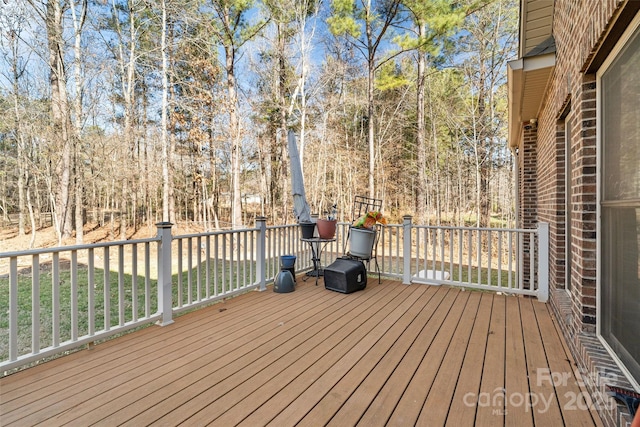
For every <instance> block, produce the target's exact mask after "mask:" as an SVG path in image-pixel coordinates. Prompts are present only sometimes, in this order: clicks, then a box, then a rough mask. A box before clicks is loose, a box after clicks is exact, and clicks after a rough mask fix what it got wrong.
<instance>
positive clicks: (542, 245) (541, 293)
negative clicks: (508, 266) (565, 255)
mask: <svg viewBox="0 0 640 427" xmlns="http://www.w3.org/2000/svg"><path fill="white" fill-rule="evenodd" d="M548 300H549V223H547V222H539V223H538V301H541V302H547V301H548Z"/></svg>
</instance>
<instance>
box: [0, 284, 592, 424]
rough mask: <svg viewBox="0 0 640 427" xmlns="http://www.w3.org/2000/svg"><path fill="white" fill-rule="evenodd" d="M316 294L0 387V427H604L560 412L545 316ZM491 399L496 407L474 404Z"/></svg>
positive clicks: (455, 299)
mask: <svg viewBox="0 0 640 427" xmlns="http://www.w3.org/2000/svg"><path fill="white" fill-rule="evenodd" d="M314 282H315V281H314V280H309V281H306V282H303V281H301V280H300V278H299V280H298V285H297V287H296V291H295V292H292V293H289V294H276V293H274V292H270V291H267V292H250V293H248V294H245V295H241V296H237V297H234V298H231V299H228V300H227V301H225V302H222V303H219V304H215V305H213V306H210V307H207V308H203V309H200V310H196V311H193V312H191V313H188V314H185V315H182V316H179V317H177V318H176V319H175V322H174V323H173V324H171V325H168V326H165V327H157V326H152V327H148V328H145V329H142V330H139V331H136V332H133V333H130V334H127V335H125V336H122V337H120V338H116V339H113V340H110V341H107V342H104V343H101V344H98V345H95V346H93V347H92V348H91V349H90V350H81V351H78V352H75V353H73V354H70V355H68V356H65V357H61V358H58V359H56V360H53V361H51V362H47V363H43V364H40V365H38V366H35V367H33V368H30V369H27V370H24V371H21V372H18V373H15V374H13V375H10V376H7V377H4V378H1V379H0V421H1V424H2V425H3V426H5V425H20V426H22V425H39V424H40V425H47V426H56V425H69V424H71V425H105V426H114V425H132V426H140V425H169V426H171V425H181V424H183V425H216V426H217V425H220V426H227V425H247V426H253V425H266V424H271V425H274V426H287V425H296V424H297V425H302V426H317V425H336V426H345V425H358V424H360V425H366V426H370V425H444V424H447V425H452V426H471V425H487V426H495V425H514V424H518V425H524V424H523V422H528V423H529V425H536V424H537V425H571V426H573V425H584V426H590V425H598V426H599V425H601V421H600V419H599V418H598V417H597V414H596V413H595V412H593V411H592V410H589V406H588V405H584V404H580V403H581V402H582V401H580V402H573V403H575V404H576V405H575V406H576V407H575V408H572V407H571V403H572V402H571V398H572V397H573V396H584V395H583V394H582V393H584V388H583V387H581V385H580V383H579V382H578V381H577V378H576V377H575V373H574V372H573V370H572V366H575V364H574V362H573V360H572V358H571V355H570V354H569V353H568V350H567V346H566V343H564V341H563V339H562V337H561V335H560V333H559V329H558V327H557V324H556V322H555V320H554V319H553V318H552V315H551V313H550V311H549V309H548V307H547V306H546V305H545V304H542V303H539V302H538V301H536V300H534V299H531V298H526V297H507V296H503V295H495V294H492V293H487V292H474V291H463V290H459V289H453V288H449V287H446V286H428V285H412V286H406V285H402V284H400V283H399V282H395V281H390V280H385V281H383V283H382V284H378V282H377V280H370V283H369V285H368V286H367V288H366V289H365V290H364V291H362V292H356V293H354V294H349V295H344V294H340V293H336V292H332V291H327V290H325V289H324V287H323V286H322V280H320V282H319V286H315V285H314ZM544 372H549V373H556V372H557V373H560V374H562V375H566V376H567V378H568V379H567V380H566V381H564V382H562V383H558V384H554V383H552V382H550V381H548V380H545V378H546V377H544V376H541V374H543V373H544ZM496 390H498V391H500V390H502V400H501V401H500V399H498V402H497V403H496V404H493V402H490V404H488V405H484V404H480V402H479V400H478V397H479V396H480V395H481V393H489V395H490V396H491V397H492V398H493V397H494V396H495V395H496ZM514 396H516V397H517V396H526V397H528V398H529V399H532V398H534V399H537V398H538V397H540V396H545V399H549V397H548V396H551V398H550V401H551V405H550V407H549V408H546V410H545V411H537V410H538V409H539V408H540V407H539V406H537V407H535V406H534V407H527V406H526V405H524V404H519V402H518V401H517V400H513V399H514ZM533 396H536V397H533ZM498 397H500V396H498ZM510 398H511V400H510ZM528 402H529V404H532V403H533V402H532V401H531V400H529V401H528ZM538 405H540V403H538Z"/></svg>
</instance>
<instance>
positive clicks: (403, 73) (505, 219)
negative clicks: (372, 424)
mask: <svg viewBox="0 0 640 427" xmlns="http://www.w3.org/2000/svg"><path fill="white" fill-rule="evenodd" d="M517 31H518V6H517V2H516V1H514V0H461V1H458V2H451V1H450V0H429V1H425V0H331V1H329V0H325V1H322V0H262V1H251V0H198V1H187V0H157V1H145V0H27V1H26V2H25V1H23V0H6V1H4V2H0V81H1V82H2V84H1V85H0V216H1V217H2V219H3V224H9V223H11V222H13V223H17V227H18V229H19V234H20V235H24V234H25V233H29V232H32V233H33V232H35V231H36V230H37V229H39V228H40V227H43V226H45V225H46V222H47V218H49V220H50V221H51V222H52V223H53V225H54V228H55V230H56V232H57V236H58V240H59V241H61V240H62V239H63V238H67V237H69V236H72V235H75V238H76V241H77V242H78V243H81V242H82V241H83V227H82V226H81V225H84V224H88V223H90V224H96V226H99V227H103V226H110V227H111V228H112V229H114V230H117V233H116V234H117V235H119V236H120V237H123V238H124V237H126V233H127V230H131V229H133V230H136V229H138V228H140V227H146V226H149V225H151V224H155V223H156V222H159V221H171V222H174V223H175V222H178V223H182V222H188V223H190V224H192V225H194V226H196V227H198V228H201V229H202V230H203V231H209V230H213V229H222V228H231V227H240V226H241V225H243V224H244V225H252V224H253V220H254V217H255V216H257V215H262V216H266V217H267V218H268V222H269V223H271V224H285V223H292V222H295V221H296V218H294V215H293V202H292V197H291V184H290V172H289V167H290V165H289V156H288V152H287V137H286V135H287V131H288V130H289V129H292V130H294V131H295V133H296V136H297V143H298V150H299V153H300V158H301V160H302V168H303V175H304V179H305V189H306V195H307V200H308V202H309V204H310V206H311V210H312V211H313V212H317V213H319V214H321V215H322V214H323V213H324V212H327V211H328V210H329V209H330V208H331V206H332V205H334V204H336V205H337V207H338V218H339V219H340V220H347V221H349V220H351V219H352V218H351V217H350V215H351V205H352V200H353V197H354V196H355V195H365V196H370V197H375V198H380V199H382V200H383V210H384V213H385V216H386V217H387V218H388V219H389V220H390V221H392V222H399V221H401V217H402V215H405V214H411V215H413V216H414V222H416V223H424V224H457V225H464V224H466V225H479V226H486V225H500V226H502V225H513V219H514V213H513V197H512V195H513V185H514V182H513V159H512V157H511V153H510V152H509V151H508V148H507V143H506V126H507V121H506V120H507V91H506V71H505V70H506V61H507V60H510V59H512V58H514V57H515V56H516V51H515V49H516V47H517ZM492 218H494V222H492Z"/></svg>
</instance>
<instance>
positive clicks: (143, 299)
mask: <svg viewBox="0 0 640 427" xmlns="http://www.w3.org/2000/svg"><path fill="white" fill-rule="evenodd" d="M347 232H348V224H339V227H338V231H337V233H336V240H335V241H333V242H330V243H328V244H326V246H325V247H324V248H323V249H324V250H323V252H322V260H321V264H322V265H327V264H329V263H331V262H332V261H333V260H334V259H335V258H336V257H339V256H342V255H343V254H344V253H345V252H346V250H347V249H348V245H347V240H346V239H347ZM300 238H301V234H300V230H299V227H298V226H297V225H287V226H275V227H267V226H266V221H265V219H264V218H259V219H258V220H257V221H256V225H255V227H254V228H246V229H241V230H233V231H219V232H211V233H201V234H192V235H183V236H173V235H172V233H171V224H168V223H160V224H158V234H157V236H156V237H154V238H150V239H141V240H131V241H121V242H110V243H99V244H91V245H76V246H68V247H59V248H48V249H36V250H28V251H20V252H5V253H0V368H1V369H2V371H5V372H6V371H9V370H11V369H13V368H17V367H20V366H23V365H26V364H29V363H32V362H35V361H37V360H40V359H43V358H46V357H49V356H53V355H56V354H58V353H62V352H64V351H68V350H71V349H73V348H77V347H79V346H81V345H85V344H89V345H90V344H92V343H94V342H96V341H98V340H102V339H106V338H108V337H109V336H112V335H114V334H119V333H122V332H124V331H126V330H128V329H131V328H136V327H140V326H144V325H149V324H153V323H157V324H160V325H166V324H169V323H171V322H172V321H173V320H172V319H173V317H174V315H175V314H176V313H179V312H181V311H184V310H188V309H193V308H195V307H198V306H201V305H206V304H210V303H212V302H214V301H217V300H220V299H224V298H227V297H230V296H233V295H236V294H238V293H241V292H246V291H249V290H252V289H258V290H265V289H266V286H267V284H269V283H271V282H273V279H274V277H275V276H276V275H277V273H278V272H279V271H280V265H279V258H280V256H282V255H285V254H288V255H296V257H297V259H296V270H297V271H298V272H304V271H308V270H310V269H311V268H312V261H311V249H310V247H309V246H308V245H307V244H306V243H304V242H302V241H301V240H300ZM548 242H549V240H548V225H547V224H540V226H539V227H538V229H537V230H516V229H480V228H467V227H431V226H419V225H414V224H412V223H411V218H410V217H406V218H405V219H404V222H403V224H397V225H389V226H385V227H383V228H381V229H380V236H379V242H378V246H377V251H376V259H377V261H378V265H379V266H380V270H381V273H382V274H383V275H385V276H387V277H391V278H397V279H398V280H402V281H403V283H405V284H410V283H431V284H447V285H453V286H464V287H469V288H478V289H485V290H493V291H501V292H509V293H516V294H526V295H532V296H536V297H538V298H539V299H540V300H542V301H546V300H547V297H548V261H547V258H548ZM373 268H374V264H372V265H371V266H370V269H373Z"/></svg>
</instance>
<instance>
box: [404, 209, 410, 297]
mask: <svg viewBox="0 0 640 427" xmlns="http://www.w3.org/2000/svg"><path fill="white" fill-rule="evenodd" d="M402 260H403V263H402V265H403V267H402V284H403V285H410V284H411V215H405V216H404V217H402Z"/></svg>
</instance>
